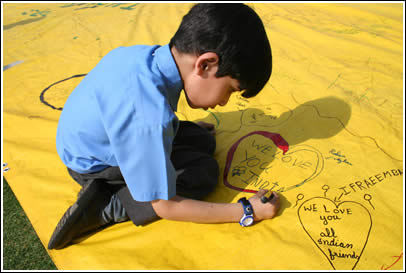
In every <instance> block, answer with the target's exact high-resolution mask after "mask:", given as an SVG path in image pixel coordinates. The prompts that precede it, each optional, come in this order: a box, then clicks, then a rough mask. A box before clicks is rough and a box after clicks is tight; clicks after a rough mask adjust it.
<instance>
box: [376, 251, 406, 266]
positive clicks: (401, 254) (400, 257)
mask: <svg viewBox="0 0 406 273" xmlns="http://www.w3.org/2000/svg"><path fill="white" fill-rule="evenodd" d="M402 256H403V252H402V253H400V256H392V257H393V258H397V260H396V261H395V262H394V263H393V264H391V265H390V266H388V267H387V268H384V266H385V265H382V266H381V270H388V269H389V268H391V267H392V266H394V265H395V264H396V263H397V262H399V260H400V259H402Z"/></svg>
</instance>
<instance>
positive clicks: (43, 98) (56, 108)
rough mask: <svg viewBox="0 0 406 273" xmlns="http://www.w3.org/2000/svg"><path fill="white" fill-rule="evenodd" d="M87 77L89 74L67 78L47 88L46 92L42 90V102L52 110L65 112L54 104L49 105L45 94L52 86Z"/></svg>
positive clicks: (40, 97)
mask: <svg viewBox="0 0 406 273" xmlns="http://www.w3.org/2000/svg"><path fill="white" fill-rule="evenodd" d="M86 75H87V74H78V75H73V76H72V77H69V78H66V79H63V80H60V81H57V82H55V83H53V84H51V85H50V86H48V87H47V88H45V89H44V90H42V92H41V95H40V96H39V99H40V101H41V102H42V103H43V104H45V105H46V106H49V107H51V108H52V109H54V110H58V111H62V110H63V107H55V106H53V105H52V104H50V103H48V102H47V101H46V100H45V93H46V92H47V91H48V90H49V89H50V88H51V87H52V86H54V85H57V84H59V83H61V82H64V81H67V80H70V79H73V78H79V77H84V76H86Z"/></svg>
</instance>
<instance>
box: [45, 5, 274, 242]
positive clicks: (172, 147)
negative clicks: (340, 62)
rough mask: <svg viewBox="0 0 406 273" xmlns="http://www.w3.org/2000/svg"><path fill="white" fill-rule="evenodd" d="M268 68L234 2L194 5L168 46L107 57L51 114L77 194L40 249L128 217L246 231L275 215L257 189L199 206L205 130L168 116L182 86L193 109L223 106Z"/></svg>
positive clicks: (211, 178)
mask: <svg viewBox="0 0 406 273" xmlns="http://www.w3.org/2000/svg"><path fill="white" fill-rule="evenodd" d="M271 70H272V55H271V48H270V45H269V41H268V38H267V36H266V32H265V29H264V26H263V24H262V21H261V19H260V18H259V17H258V15H257V14H256V13H255V12H254V11H253V10H252V9H251V8H249V7H248V6H246V5H243V4H198V5H195V6H194V7H193V8H192V9H191V10H190V11H189V13H188V14H186V15H185V16H184V18H183V19H182V22H181V25H180V27H179V29H178V30H177V32H176V33H175V35H174V37H173V38H172V39H171V41H170V44H169V45H166V46H131V47H120V48H117V49H115V50H113V51H111V52H110V53H108V54H107V55H106V56H105V57H104V58H103V59H102V60H101V61H100V62H99V64H98V65H97V66H96V67H95V68H94V69H93V70H92V71H91V72H90V73H89V74H88V75H87V76H86V77H85V78H84V79H83V80H82V82H81V83H80V84H79V85H78V86H77V87H76V89H75V90H74V91H73V92H72V94H71V95H70V96H69V98H68V100H67V102H66V104H65V106H64V109H63V111H62V113H61V116H60V120H59V124H58V130H57V138H56V144H57V151H58V154H59V156H60V157H61V159H62V161H63V162H64V164H65V165H66V166H67V167H68V172H69V174H70V175H71V176H72V177H73V178H74V179H75V180H76V181H77V182H78V183H79V184H81V185H82V186H83V188H82V190H81V191H80V192H79V194H78V199H77V201H76V202H75V203H74V204H73V205H72V206H71V207H70V208H69V209H68V210H67V211H66V212H65V214H64V215H63V217H62V219H61V220H60V221H59V223H58V225H57V227H56V229H55V231H54V233H53V235H52V237H51V239H50V242H49V244H48V248H49V249H54V248H55V249H60V248H63V247H65V246H67V245H68V244H70V243H71V242H72V241H73V240H74V239H76V238H77V237H79V236H81V235H83V234H84V233H85V232H90V231H95V230H97V229H99V228H104V227H106V226H107V225H110V224H113V223H118V222H122V221H127V220H128V219H131V220H132V221H133V223H134V224H135V225H145V224H147V223H150V222H152V221H154V220H157V219H159V218H165V219H169V220H176V221H191V222H198V223H220V222H239V221H240V224H241V225H243V226H248V225H250V224H252V222H253V221H254V220H255V221H259V220H262V219H269V218H272V217H274V216H275V215H276V213H277V211H278V209H279V197H278V195H277V194H276V193H273V198H272V199H271V200H270V201H269V202H261V200H260V199H261V197H263V196H264V194H265V193H266V192H267V191H266V190H260V191H259V192H258V193H257V194H256V195H254V196H252V197H251V198H249V200H246V199H245V198H244V199H243V200H239V202H237V203H235V204H221V203H209V202H205V201H200V200H201V199H203V198H204V197H206V196H207V195H208V194H209V193H210V192H211V191H212V190H213V189H214V188H215V186H216V184H217V180H218V174H219V170H218V165H217V162H216V160H215V159H214V158H213V153H214V150H215V145H216V144H215V138H214V136H213V134H214V127H213V125H211V124H207V123H200V124H199V125H196V124H195V123H192V122H179V120H178V119H177V118H176V116H175V114H174V112H175V111H176V107H177V103H178V99H179V96H180V92H181V91H182V89H183V90H184V92H185V95H186V98H187V102H188V104H189V106H190V107H192V108H203V109H208V108H213V107H215V106H216V105H221V106H223V105H225V104H226V103H227V102H228V99H229V97H230V95H231V94H232V93H233V92H242V96H244V97H246V98H249V97H253V96H255V95H256V94H257V93H258V92H259V91H260V90H261V89H262V88H263V87H264V85H265V84H266V82H267V81H268V79H269V77H270V75H271ZM241 90H244V91H241Z"/></svg>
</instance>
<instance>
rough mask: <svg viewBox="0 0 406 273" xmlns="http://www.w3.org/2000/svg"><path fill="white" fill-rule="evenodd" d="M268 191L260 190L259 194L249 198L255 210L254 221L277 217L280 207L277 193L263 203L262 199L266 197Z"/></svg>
mask: <svg viewBox="0 0 406 273" xmlns="http://www.w3.org/2000/svg"><path fill="white" fill-rule="evenodd" d="M267 192H268V190H265V189H260V190H259V191H258V192H257V194H255V195H254V196H252V197H251V198H249V201H250V203H251V205H252V209H253V210H254V220H255V221H260V220H265V219H271V218H273V217H275V216H276V214H277V213H278V210H279V207H280V198H279V195H278V194H276V192H273V193H272V194H273V197H272V199H270V200H269V201H268V202H266V203H262V201H261V197H262V196H264V195H265V194H266V193H267Z"/></svg>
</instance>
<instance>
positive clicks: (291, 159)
mask: <svg viewBox="0 0 406 273" xmlns="http://www.w3.org/2000/svg"><path fill="white" fill-rule="evenodd" d="M255 135H257V136H255ZM258 135H259V136H262V137H264V138H265V142H263V141H264V140H263V139H262V138H261V137H259V138H258ZM249 137H251V138H250V140H247V141H248V142H247V141H245V142H244V144H242V145H240V144H241V143H242V142H243V141H244V140H246V139H247V138H249ZM251 139H252V141H251ZM268 139H269V140H272V142H273V144H274V145H275V146H276V147H278V148H279V149H281V150H282V151H283V154H282V153H281V152H280V151H275V147H274V146H273V144H271V145H269V143H267V141H268ZM249 142H250V143H251V146H249V147H246V144H248V143H249ZM239 145H240V146H243V147H244V148H241V149H239V152H237V153H236V150H237V149H238V147H239ZM248 145H249V144H248ZM244 149H245V155H244V154H243V153H242V151H244ZM288 150H289V152H288ZM234 155H236V158H239V160H240V159H241V158H243V160H242V161H241V162H237V163H232V162H233V159H234ZM257 155H258V157H257ZM253 158H254V159H253ZM234 161H236V160H234ZM250 161H251V162H255V161H256V162H257V165H258V166H256V167H255V166H253V165H252V163H250ZM323 168H324V162H323V156H322V155H321V153H320V152H319V151H317V150H316V149H315V148H313V147H311V146H308V145H295V146H294V147H289V144H288V143H287V141H286V140H284V139H283V137H282V136H280V135H279V134H276V133H271V132H266V131H255V132H251V133H249V134H247V135H245V136H243V137H241V138H240V139H239V140H238V141H237V142H236V143H234V144H233V145H232V146H231V148H230V150H229V151H228V153H227V158H226V165H225V169H224V173H223V183H224V185H225V186H226V187H228V188H231V189H233V190H237V191H241V192H249V193H256V192H257V190H256V189H260V188H268V189H269V190H272V191H278V192H285V191H288V190H291V189H294V188H297V187H299V186H302V185H303V184H305V183H306V182H308V181H310V180H312V179H314V178H315V177H317V176H318V175H319V174H320V172H321V171H322V170H323ZM230 170H232V171H231V175H230V177H229V173H230ZM268 171H269V173H268ZM262 172H265V175H264V176H263V175H260V174H261V173H262ZM269 174H276V175H272V177H269ZM234 176H236V177H235V180H232V177H234ZM253 187H254V188H255V189H252V188H253ZM250 188H251V189H250Z"/></svg>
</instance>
